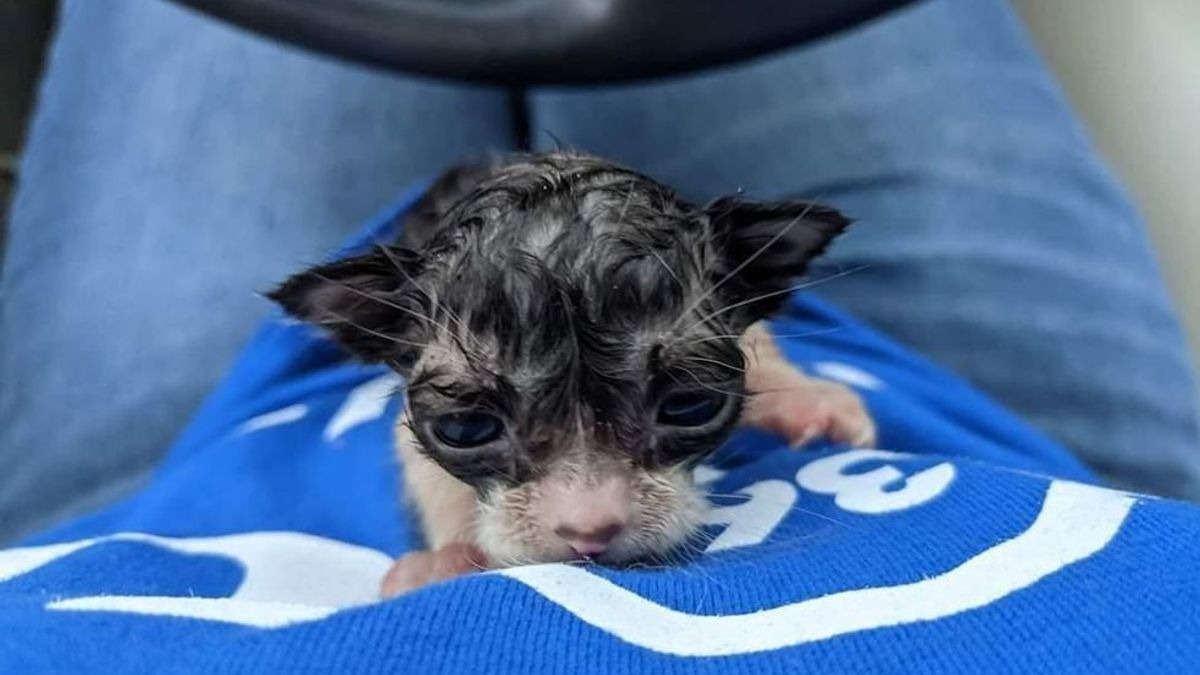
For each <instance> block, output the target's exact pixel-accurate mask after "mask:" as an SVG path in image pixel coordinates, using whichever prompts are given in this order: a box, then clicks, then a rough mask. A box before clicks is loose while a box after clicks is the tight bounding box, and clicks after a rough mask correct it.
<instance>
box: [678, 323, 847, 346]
mask: <svg viewBox="0 0 1200 675" xmlns="http://www.w3.org/2000/svg"><path fill="white" fill-rule="evenodd" d="M841 329H842V328H841V326H834V327H832V328H822V329H820V330H810V331H808V332H805V333H782V334H776V333H771V337H773V338H775V339H777V340H793V339H799V338H806V337H812V336H814V335H825V334H827V333H836V332H838V331H840V330H841ZM744 337H746V335H745V333H742V334H739V335H733V334H730V335H709V336H707V337H702V338H694V339H692V340H688V341H687V342H685V343H684V344H688V345H690V344H696V343H698V342H712V341H713V340H741V339H742V338H744Z"/></svg>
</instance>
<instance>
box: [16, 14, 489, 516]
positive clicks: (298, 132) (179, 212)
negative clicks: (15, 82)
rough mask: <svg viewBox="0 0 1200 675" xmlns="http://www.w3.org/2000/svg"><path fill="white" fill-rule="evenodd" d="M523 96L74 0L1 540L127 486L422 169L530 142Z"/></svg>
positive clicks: (41, 193) (22, 271) (32, 177)
mask: <svg viewBox="0 0 1200 675" xmlns="http://www.w3.org/2000/svg"><path fill="white" fill-rule="evenodd" d="M507 100H508V99H507V94H506V93H505V92H503V91H499V90H487V89H481V88H467V87H451V86H447V85H441V84H431V83H420V82H416V81H412V80H407V79H403V78H395V77H390V76H388V75H386V74H381V73H374V72H370V71H367V70H363V69H360V68H357V67H351V66H347V65H343V64H337V63H335V62H332V61H329V60H326V59H320V58H317V57H314V56H311V55H308V54H304V53H301V52H298V51H295V50H290V49H285V48H282V47H280V46H278V45H276V44H272V43H269V42H267V41H264V40H262V39H259V38H256V37H253V36H250V35H248V34H245V33H242V32H240V31H235V30H233V29H230V28H227V27H224V26H221V25H219V24H217V23H215V22H213V21H210V20H207V19H202V18H200V17H199V16H198V15H195V14H193V13H192V12H189V11H185V10H182V9H179V8H178V7H177V6H175V5H174V4H173V3H167V2H163V1H162V0H118V1H112V2H93V1H92V0H74V1H70V0H69V1H67V2H65V4H64V6H63V12H62V15H61V18H60V28H59V33H58V35H57V39H56V40H55V43H54V47H53V52H52V54H51V57H50V64H49V68H48V70H47V72H46V75H45V79H44V83H43V88H42V92H41V101H40V104H39V108H38V111H37V114H36V118H35V122H34V124H33V126H32V129H31V135H30V137H29V139H28V143H27V154H26V159H25V163H24V165H23V167H22V180H21V185H20V188H19V191H18V194H17V197H16V200H15V204H14V210H13V212H12V218H11V230H10V237H9V244H8V250H7V255H6V260H5V264H4V269H3V281H2V284H3V285H2V287H0V288H2V289H3V290H2V295H0V297H3V305H2V310H0V311H2V312H3V314H2V316H3V319H2V323H0V373H2V375H0V382H2V384H0V475H2V476H3V477H2V478H0V540H3V539H5V538H6V537H9V536H12V535H14V534H16V533H17V532H19V531H28V530H29V529H30V528H33V527H36V526H37V525H39V524H41V523H44V522H47V521H49V520H53V519H59V518H62V517H65V516H66V515H69V514H70V513H74V512H78V511H79V510H81V509H84V508H87V507H88V506H89V505H90V504H95V503H98V502H103V501H106V500H108V499H111V498H112V497H113V496H116V495H117V494H121V493H124V492H126V491H128V490H129V489H130V488H131V487H132V485H133V484H136V483H137V482H139V481H140V480H141V479H142V478H144V476H145V475H146V473H147V472H148V470H149V469H150V468H151V467H152V466H153V464H154V463H155V461H156V460H157V459H158V458H159V457H160V456H161V454H162V453H163V452H165V451H166V449H167V446H168V445H169V444H170V442H171V440H172V439H173V437H174V435H175V434H176V433H177V432H178V431H179V429H180V428H181V427H182V426H183V424H184V423H185V422H186V421H187V418H188V416H189V415H190V414H191V413H192V411H193V409H194V408H195V407H196V406H197V405H198V403H199V402H200V401H201V400H202V399H203V397H204V395H205V394H206V393H207V391H208V390H209V389H210V388H211V387H212V385H213V384H214V383H215V382H216V381H217V380H218V379H219V378H220V377H221V376H222V375H223V373H224V371H225V370H226V368H227V367H228V365H229V364H230V362H231V361H232V360H233V358H234V356H235V355H236V353H237V351H238V350H239V349H240V347H241V344H242V342H243V340H244V339H245V338H246V337H247V336H248V335H249V334H250V332H251V331H252V330H253V327H254V325H255V323H256V322H257V321H258V320H259V319H260V318H261V317H262V316H263V314H264V313H265V312H266V311H267V309H268V306H269V304H268V302H267V301H266V300H264V299H262V298H260V297H258V296H257V295H256V292H261V291H264V290H267V289H268V288H270V286H271V285H272V284H273V283H275V282H277V281H279V280H281V279H282V278H284V277H285V276H286V275H287V274H289V273H290V272H292V271H294V270H295V269H297V268H299V267H301V266H303V265H306V264H309V263H312V262H315V261H316V260H318V259H320V257H321V256H322V255H324V254H326V253H327V252H328V251H330V250H331V249H332V248H334V247H335V246H337V245H338V243H339V242H340V241H341V239H342V238H343V237H345V236H347V235H348V234H349V233H351V232H353V231H354V230H356V229H357V227H358V226H359V224H360V223H361V222H362V221H363V220H364V219H366V218H367V217H368V216H370V215H371V214H372V213H373V212H374V211H376V210H377V209H379V208H381V207H382V206H384V205H385V204H386V203H387V202H389V201H390V200H391V199H393V198H394V197H395V195H396V194H397V193H398V192H399V191H400V190H402V189H403V188H404V185H405V184H406V183H409V182H412V181H415V180H418V179H421V178H424V177H425V176H427V175H428V174H429V173H430V172H435V171H438V170H440V169H441V168H443V167H445V166H447V165H449V164H452V163H454V162H457V161H461V160H462V159H463V158H465V157H469V156H471V155H473V154H475V153H478V152H484V151H488V150H507V149H511V141H510V137H511V135H512V122H511V119H510V113H509V108H508V103H507Z"/></svg>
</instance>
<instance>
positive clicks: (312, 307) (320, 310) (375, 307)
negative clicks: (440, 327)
mask: <svg viewBox="0 0 1200 675" xmlns="http://www.w3.org/2000/svg"><path fill="white" fill-rule="evenodd" d="M419 269H420V258H419V256H418V255H417V254H416V253H414V252H412V251H408V250H406V249H401V248H386V249H385V248H383V247H380V248H378V249H376V250H374V251H372V252H370V253H366V254H363V255H359V256H355V257H352V258H345V259H342V260H338V261H335V262H331V263H327V264H324V265H319V266H317V267H313V268H310V269H307V270H305V271H303V272H300V273H299V274H296V275H294V276H292V277H291V278H289V279H288V280H286V281H284V282H283V283H282V284H280V285H279V286H278V287H276V288H275V289H274V290H273V291H271V292H270V293H268V294H267V297H269V298H270V299H272V300H274V301H275V302H277V303H279V304H280V305H281V306H283V308H284V310H286V311H287V312H288V313H289V314H291V315H292V316H294V317H296V318H297V319H301V320H303V321H307V322H309V323H312V324H315V325H317V326H320V327H321V328H323V329H325V331H326V332H327V333H328V334H329V335H330V337H332V338H333V339H334V341H335V342H337V343H338V344H340V345H341V346H342V347H344V348H345V349H346V350H347V351H349V352H350V353H352V354H354V355H355V356H357V357H359V358H361V359H363V360H364V361H367V362H369V363H375V362H383V361H389V362H395V363H399V364H408V363H411V362H413V361H415V359H416V358H417V356H418V349H417V347H418V346H419V344H420V334H421V329H422V328H424V326H423V325H422V324H421V323H420V322H418V321H417V319H419V318H421V317H423V316H428V312H429V308H428V307H425V306H424V304H423V301H424V300H425V299H426V298H427V297H428V296H427V295H425V294H424V293H423V292H411V291H412V290H413V289H414V288H415V284H414V283H413V282H412V279H413V277H414V276H415V275H416V274H418V273H419Z"/></svg>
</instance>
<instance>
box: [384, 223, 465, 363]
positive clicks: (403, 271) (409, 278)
mask: <svg viewBox="0 0 1200 675" xmlns="http://www.w3.org/2000/svg"><path fill="white" fill-rule="evenodd" d="M376 246H377V247H378V248H379V252H380V253H382V254H383V257H385V258H387V259H388V262H390V263H391V264H392V267H394V268H396V271H397V272H399V273H400V274H402V275H404V279H405V281H407V282H408V283H409V284H410V285H412V286H413V288H416V289H417V290H418V291H420V292H421V293H422V294H423V295H424V296H425V297H426V298H427V299H428V300H429V301H430V302H432V303H433V305H434V307H435V308H439V309H441V310H442V311H443V312H445V313H446V316H447V317H449V319H450V320H451V321H453V322H454V323H455V324H456V325H457V326H458V329H459V330H460V331H462V333H461V335H465V336H466V337H467V338H468V339H470V340H473V341H474V342H475V349H477V350H479V351H480V352H482V351H483V346H482V345H481V344H479V340H478V339H477V338H476V337H475V335H474V334H473V333H471V331H470V330H468V329H467V326H466V324H464V323H463V320H462V318H460V317H459V316H458V315H457V314H455V313H454V312H453V311H451V309H450V308H449V307H447V306H446V304H445V303H443V302H440V301H439V300H438V299H437V298H436V297H434V295H433V294H432V293H430V292H429V291H428V290H427V289H426V288H425V287H424V286H422V285H421V284H419V283H417V280H416V279H414V278H413V277H412V275H411V274H409V273H408V270H406V269H404V265H402V264H401V263H400V260H399V259H397V258H396V256H395V254H394V253H392V251H391V250H390V249H389V248H388V247H387V246H386V245H384V244H376ZM455 337H456V339H457V337H458V336H455ZM460 348H461V347H460ZM463 352H464V353H466V349H463Z"/></svg>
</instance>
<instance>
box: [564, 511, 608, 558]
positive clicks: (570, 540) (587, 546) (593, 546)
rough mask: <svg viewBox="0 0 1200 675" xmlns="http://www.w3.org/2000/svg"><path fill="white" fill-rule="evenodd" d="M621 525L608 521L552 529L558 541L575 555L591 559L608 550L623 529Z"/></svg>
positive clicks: (565, 524) (569, 524) (566, 524)
mask: <svg viewBox="0 0 1200 675" xmlns="http://www.w3.org/2000/svg"><path fill="white" fill-rule="evenodd" d="M624 527H625V526H624V525H622V524H621V523H619V522H617V521H615V520H610V521H607V522H605V523H602V524H586V525H584V524H582V523H581V524H580V525H579V526H576V525H573V524H571V523H563V524H562V525H559V526H558V527H556V528H554V534H557V535H558V536H559V538H560V539H562V540H563V541H565V542H567V545H568V546H570V547H571V548H572V549H574V551H575V552H576V553H578V554H579V555H581V556H584V557H586V558H591V557H594V556H598V555H600V554H601V553H604V551H605V550H607V549H608V545H609V544H611V543H612V540H613V539H616V538H617V535H618V534H620V533H621V530H622V529H624Z"/></svg>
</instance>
